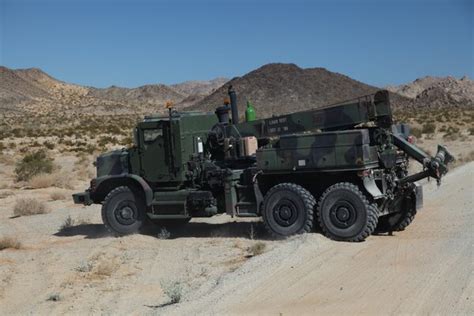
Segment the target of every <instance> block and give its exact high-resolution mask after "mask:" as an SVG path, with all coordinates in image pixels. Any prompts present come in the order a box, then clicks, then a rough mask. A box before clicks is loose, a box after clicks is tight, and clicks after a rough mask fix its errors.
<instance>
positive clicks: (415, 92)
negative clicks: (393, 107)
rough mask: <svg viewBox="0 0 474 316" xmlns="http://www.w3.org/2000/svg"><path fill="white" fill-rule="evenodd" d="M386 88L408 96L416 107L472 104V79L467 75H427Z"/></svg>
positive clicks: (473, 93) (473, 91) (473, 96)
mask: <svg viewBox="0 0 474 316" xmlns="http://www.w3.org/2000/svg"><path fill="white" fill-rule="evenodd" d="M386 89H388V90H389V91H392V92H394V93H397V94H400V95H402V96H406V97H408V98H410V99H411V103H412V105H413V106H417V107H419V106H427V107H443V106H469V107H472V106H474V81H473V80H471V79H469V78H468V77H467V76H464V77H462V78H461V79H456V78H454V77H451V76H448V77H430V76H427V77H423V78H419V79H416V80H415V81H413V82H411V83H408V84H403V85H400V86H388V87H386Z"/></svg>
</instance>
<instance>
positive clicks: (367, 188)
mask: <svg viewBox="0 0 474 316" xmlns="http://www.w3.org/2000/svg"><path fill="white" fill-rule="evenodd" d="M228 94H229V99H230V102H228V103H227V104H225V105H223V106H220V107H218V108H217V109H216V111H215V113H202V112H193V111H190V112H177V111H174V110H172V109H169V112H168V113H167V114H166V115H152V116H146V117H145V118H144V119H143V121H141V122H140V123H138V124H137V126H136V128H135V129H134V131H133V133H134V144H133V146H131V147H130V148H127V149H122V150H115V151H111V152H109V153H106V154H103V155H101V156H99V157H98V158H97V161H96V163H95V164H96V168H97V177H96V178H94V179H92V180H91V182H90V187H89V188H88V189H87V190H86V191H85V192H81V193H77V194H74V195H73V198H74V202H75V203H80V204H85V205H90V204H102V218H103V222H104V224H105V225H106V227H107V228H108V229H109V230H110V231H112V232H113V233H115V234H117V235H124V234H130V233H136V232H139V231H140V230H141V229H142V227H143V226H144V225H145V224H146V223H147V222H150V221H151V222H155V223H158V224H160V225H163V226H165V227H166V226H179V225H185V224H186V223H187V222H188V221H189V220H190V219H192V218H193V217H210V216H213V215H216V214H220V213H226V214H228V215H230V216H236V217H261V218H262V219H263V223H264V225H265V227H266V229H267V230H268V232H269V233H270V234H272V235H273V236H275V237H284V236H290V235H294V234H301V233H306V232H310V231H311V230H313V229H314V228H315V227H316V226H319V227H320V229H321V231H322V232H323V233H324V234H325V235H326V236H327V237H329V238H331V239H334V240H340V241H362V240H364V239H366V238H367V237H368V236H370V235H371V234H372V233H374V232H393V231H401V230H403V229H405V228H406V227H407V226H408V225H409V224H410V223H411V221H412V220H413V218H414V217H415V214H416V213H417V211H418V210H419V209H420V208H421V207H422V205H423V194H422V192H423V191H422V187H421V186H420V185H419V182H418V181H419V180H421V179H424V178H428V177H431V178H434V179H436V180H437V181H440V180H441V178H442V176H443V175H444V174H446V172H447V171H448V167H447V166H448V164H449V163H450V162H451V161H452V160H453V157H452V156H451V154H450V153H449V151H448V150H447V149H446V148H445V147H443V146H438V151H437V153H436V155H435V156H434V157H431V156H429V155H428V154H427V153H425V152H424V151H422V150H421V149H420V148H418V147H416V146H415V145H414V144H413V143H412V138H411V137H410V136H409V127H408V126H407V125H403V124H398V125H395V124H394V122H393V117H392V110H391V106H390V99H389V93H388V92H387V91H383V90H382V91H378V92H377V93H375V94H372V95H366V96H362V97H360V98H357V99H354V100H351V101H346V102H341V103H339V104H335V105H332V106H328V107H323V108H315V109H311V110H307V111H302V112H295V113H289V114H284V115H278V116H273V117H269V118H265V119H256V117H255V110H254V109H253V107H252V106H251V105H250V104H249V105H248V112H247V113H246V117H247V120H245V121H243V122H240V121H239V113H238V109H237V95H236V93H235V91H234V90H233V89H232V87H229V90H228ZM229 103H230V104H229ZM229 113H231V114H229ZM410 160H411V161H415V163H420V164H421V165H422V166H423V170H422V171H420V172H417V173H414V174H409V172H408V165H409V163H410ZM183 229H185V228H183Z"/></svg>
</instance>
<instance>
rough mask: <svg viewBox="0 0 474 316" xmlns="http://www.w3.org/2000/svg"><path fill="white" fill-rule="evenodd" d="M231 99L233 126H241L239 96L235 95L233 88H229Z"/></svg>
mask: <svg viewBox="0 0 474 316" xmlns="http://www.w3.org/2000/svg"><path fill="white" fill-rule="evenodd" d="M228 94H229V99H230V109H231V112H232V124H239V109H238V108H237V94H236V93H235V91H234V89H233V88H232V86H229V90H228Z"/></svg>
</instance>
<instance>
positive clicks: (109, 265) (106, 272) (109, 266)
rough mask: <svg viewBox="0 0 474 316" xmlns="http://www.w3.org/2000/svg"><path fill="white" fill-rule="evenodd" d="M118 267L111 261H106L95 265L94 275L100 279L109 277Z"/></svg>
mask: <svg viewBox="0 0 474 316" xmlns="http://www.w3.org/2000/svg"><path fill="white" fill-rule="evenodd" d="M118 267H119V264H118V263H117V262H116V261H115V260H112V259H106V260H103V261H101V262H99V264H98V265H97V268H96V270H95V274H96V275H98V276H102V277H104V276H105V277H109V276H111V275H112V274H113V273H114V272H115V271H116V270H117V269H118Z"/></svg>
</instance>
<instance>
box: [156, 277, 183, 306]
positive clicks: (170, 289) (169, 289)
mask: <svg viewBox="0 0 474 316" xmlns="http://www.w3.org/2000/svg"><path fill="white" fill-rule="evenodd" d="M160 284H161V289H162V290H163V293H165V294H166V296H168V297H169V298H170V303H169V304H176V303H179V302H180V301H181V298H182V297H183V286H182V285H181V283H180V282H178V281H174V282H163V281H162V282H160Z"/></svg>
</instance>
